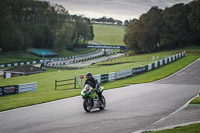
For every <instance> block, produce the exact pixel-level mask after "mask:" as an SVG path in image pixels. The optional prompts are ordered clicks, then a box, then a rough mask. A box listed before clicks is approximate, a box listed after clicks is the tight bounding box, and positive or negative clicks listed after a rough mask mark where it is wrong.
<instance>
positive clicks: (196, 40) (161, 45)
mask: <svg viewBox="0 0 200 133" xmlns="http://www.w3.org/2000/svg"><path fill="white" fill-rule="evenodd" d="M199 7H200V0H193V1H192V2H190V3H188V4H183V3H180V4H176V5H174V6H172V7H170V8H165V9H164V10H162V9H159V8H158V7H152V8H151V9H150V10H149V11H148V12H147V13H146V14H142V15H141V16H140V18H139V20H137V21H136V22H135V21H134V23H130V24H128V25H127V28H126V34H125V36H124V42H125V44H126V45H127V47H128V48H129V49H130V50H132V51H134V52H135V53H146V52H153V51H157V50H163V49H173V48H179V47H183V46H189V45H198V46H200V8H199Z"/></svg>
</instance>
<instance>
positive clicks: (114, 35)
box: [93, 24, 125, 45]
mask: <svg viewBox="0 0 200 133" xmlns="http://www.w3.org/2000/svg"><path fill="white" fill-rule="evenodd" d="M93 28H94V35H95V37H94V41H97V42H99V43H102V44H105V45H125V44H124V41H123V39H124V34H125V27H124V26H116V25H102V24H93Z"/></svg>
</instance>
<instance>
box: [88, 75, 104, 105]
mask: <svg viewBox="0 0 200 133" xmlns="http://www.w3.org/2000/svg"><path fill="white" fill-rule="evenodd" d="M86 84H89V85H90V86H91V87H92V88H95V89H96V92H97V95H98V96H99V100H100V102H102V93H101V91H100V85H99V83H98V81H97V79H94V78H93V76H92V73H86V80H85V83H84V86H85V85H86Z"/></svg>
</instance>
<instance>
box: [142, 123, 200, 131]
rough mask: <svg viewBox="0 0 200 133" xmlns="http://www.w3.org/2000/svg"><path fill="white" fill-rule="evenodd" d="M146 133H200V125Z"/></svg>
mask: <svg viewBox="0 0 200 133" xmlns="http://www.w3.org/2000/svg"><path fill="white" fill-rule="evenodd" d="M144 133H200V123H198V124H191V125H188V126H184V127H175V128H173V129H166V130H160V131H153V132H144Z"/></svg>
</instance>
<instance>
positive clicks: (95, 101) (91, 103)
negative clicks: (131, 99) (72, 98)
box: [81, 84, 106, 112]
mask: <svg viewBox="0 0 200 133" xmlns="http://www.w3.org/2000/svg"><path fill="white" fill-rule="evenodd" d="M96 91H97V90H96V89H95V88H92V87H91V86H90V85H88V84H86V85H85V86H84V88H83V90H82V91H81V96H82V98H83V99H84V100H83V108H84V109H85V111H86V112H90V111H91V110H92V109H96V108H99V109H100V110H103V109H104V108H105V107H106V100H105V97H104V96H103V95H102V101H100V99H99V96H98V94H97V92H96ZM100 91H101V93H102V92H103V91H104V88H103V87H101V89H100Z"/></svg>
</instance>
